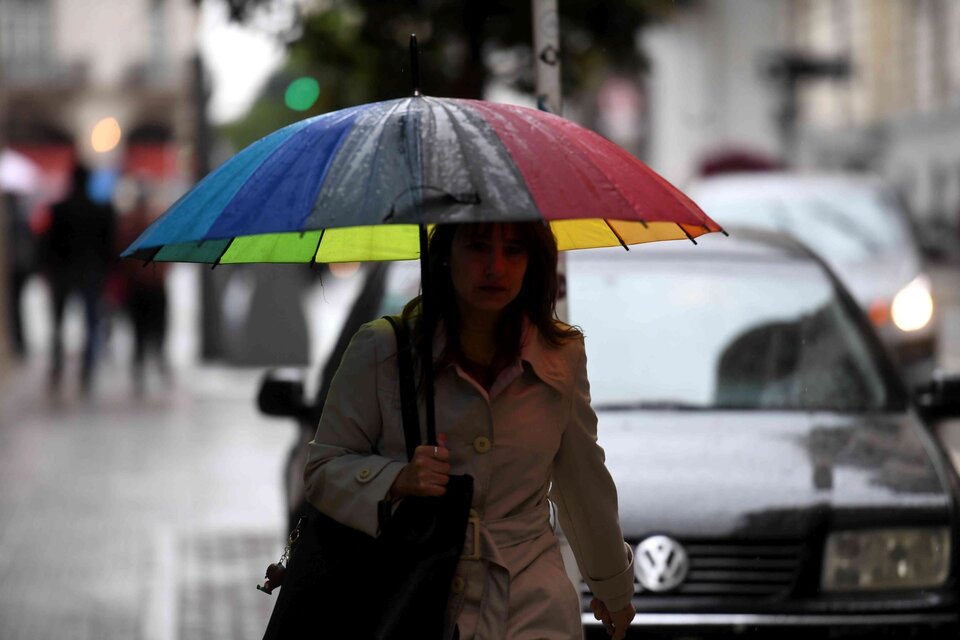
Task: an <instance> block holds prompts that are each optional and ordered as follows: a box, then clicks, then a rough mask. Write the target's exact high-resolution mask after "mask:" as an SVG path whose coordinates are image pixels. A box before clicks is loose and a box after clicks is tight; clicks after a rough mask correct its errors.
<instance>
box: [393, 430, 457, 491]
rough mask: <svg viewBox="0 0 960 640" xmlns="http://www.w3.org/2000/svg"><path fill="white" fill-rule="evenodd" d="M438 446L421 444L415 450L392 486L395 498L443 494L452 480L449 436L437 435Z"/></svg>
mask: <svg viewBox="0 0 960 640" xmlns="http://www.w3.org/2000/svg"><path fill="white" fill-rule="evenodd" d="M437 441H438V446H436V447H433V446H430V445H425V444H424V445H420V446H419V447H417V448H416V449H414V451H413V460H411V461H410V462H408V463H407V465H406V466H405V467H404V468H403V469H402V470H401V471H400V473H399V474H397V477H396V479H395V480H394V481H393V485H392V486H391V487H390V497H391V498H393V499H400V498H407V497H409V496H442V495H443V494H444V493H446V492H447V483H448V482H450V463H449V460H450V451H449V450H448V449H447V446H446V445H447V437H446V436H445V435H444V434H439V435H437Z"/></svg>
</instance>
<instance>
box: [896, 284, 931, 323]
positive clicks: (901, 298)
mask: <svg viewBox="0 0 960 640" xmlns="http://www.w3.org/2000/svg"><path fill="white" fill-rule="evenodd" d="M890 313H891V315H892V316H893V323H894V324H895V325H897V328H899V329H900V330H901V331H919V330H920V329H923V328H924V327H925V326H927V325H928V324H929V323H930V319H931V318H932V317H933V296H931V295H930V279H929V278H928V277H927V276H925V275H919V276H917V277H916V278H914V279H913V281H911V282H910V284H908V285H907V286H905V287H904V288H903V289H901V290H900V291H899V293H897V295H896V296H894V298H893V304H892V305H891V306H890Z"/></svg>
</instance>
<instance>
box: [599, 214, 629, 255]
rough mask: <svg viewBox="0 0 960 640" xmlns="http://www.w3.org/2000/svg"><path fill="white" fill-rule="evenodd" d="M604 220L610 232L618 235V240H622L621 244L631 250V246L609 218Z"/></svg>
mask: <svg viewBox="0 0 960 640" xmlns="http://www.w3.org/2000/svg"><path fill="white" fill-rule="evenodd" d="M603 221H604V222H605V223H606V225H607V227H609V229H610V232H611V233H612V234H613V235H615V236H616V237H617V240H618V241H619V242H620V246H622V247H623V248H624V249H626V250H627V251H630V247H628V246H627V243H626V242H624V241H623V237H622V236H621V235H620V234H619V233H617V230H616V229H614V228H613V225H612V224H610V221H609V220H607V219H606V218H604V219H603Z"/></svg>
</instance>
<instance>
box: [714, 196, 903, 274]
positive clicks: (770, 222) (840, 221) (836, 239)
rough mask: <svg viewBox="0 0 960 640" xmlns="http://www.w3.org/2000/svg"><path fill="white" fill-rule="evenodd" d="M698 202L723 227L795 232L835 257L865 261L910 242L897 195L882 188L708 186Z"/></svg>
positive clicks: (818, 251) (824, 253) (818, 248)
mask: <svg viewBox="0 0 960 640" xmlns="http://www.w3.org/2000/svg"><path fill="white" fill-rule="evenodd" d="M697 202H698V203H699V204H700V206H701V207H702V208H703V210H704V211H706V212H707V213H708V214H709V215H710V217H712V218H713V219H714V220H716V221H717V222H718V223H719V224H721V225H723V226H744V225H748V226H754V227H759V228H762V229H769V230H774V231H781V232H785V233H789V234H791V235H792V236H794V237H795V238H797V239H798V240H800V241H801V242H803V243H804V244H806V245H808V246H810V247H811V248H813V249H814V250H815V251H816V252H817V253H819V254H820V255H822V256H829V257H830V259H831V260H839V261H844V262H860V261H863V260H866V259H870V258H875V257H878V256H882V255H884V254H887V253H890V252H897V251H901V250H902V247H904V246H907V245H909V243H910V238H909V235H910V230H909V227H908V225H907V223H906V222H905V221H904V219H903V216H902V215H900V212H899V211H898V209H897V207H898V205H897V202H896V199H895V198H893V197H891V196H889V195H888V194H887V195H885V194H884V193H883V192H882V191H881V190H874V189H867V188H855V187H853V186H849V187H844V188H831V187H825V188H823V189H816V190H814V189H811V190H810V191H800V190H794V189H791V190H790V191H789V192H784V193H782V194H775V193H772V192H770V191H768V190H757V191H746V190H745V191H737V192H729V191H721V190H717V191H713V190H709V189H708V190H705V192H704V193H703V194H702V195H700V196H699V197H698V198H697Z"/></svg>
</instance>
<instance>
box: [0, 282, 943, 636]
mask: <svg viewBox="0 0 960 640" xmlns="http://www.w3.org/2000/svg"><path fill="white" fill-rule="evenodd" d="M935 285H936V288H937V291H938V293H939V298H938V299H939V300H940V301H941V303H942V304H943V307H944V312H945V327H944V329H945V337H946V340H945V341H944V344H943V346H942V349H941V353H940V356H939V359H940V361H941V364H942V365H943V366H944V367H946V368H949V369H951V370H954V371H960V276H958V273H957V271H956V270H953V269H944V270H940V271H938V272H936V273H935ZM259 375H260V370H258V369H230V368H222V367H221V368H218V367H180V368H179V369H178V372H177V377H176V380H175V382H174V385H173V387H172V388H171V389H169V390H165V391H161V390H156V389H155V390H154V391H153V392H152V393H151V394H149V395H148V396H147V397H146V398H145V399H136V398H134V397H133V396H132V395H131V384H130V380H129V378H128V376H127V372H126V369H125V367H124V366H122V363H121V362H120V361H117V360H108V361H107V362H106V363H105V366H104V368H103V370H102V379H101V384H100V387H99V389H98V393H97V395H96V396H95V397H94V398H93V399H92V400H89V401H85V400H83V399H82V398H79V397H78V396H77V395H76V393H75V391H74V390H73V389H70V388H68V389H67V390H66V391H67V393H66V394H65V396H64V398H63V399H62V400H61V401H58V402H55V401H52V400H51V399H50V398H48V397H47V395H46V392H45V386H44V376H43V369H42V367H41V363H39V362H37V361H32V362H28V363H26V364H25V365H23V366H22V367H21V368H20V369H19V370H18V371H17V372H16V375H14V376H13V377H12V379H11V381H10V382H9V383H7V384H6V385H5V386H4V387H3V388H0V408H2V411H0V487H2V488H0V638H2V639H3V640H20V639H22V640H36V639H40V638H57V639H59V640H72V639H76V640H87V639H89V640H109V639H111V638H118V639H120V638H123V639H129V638H143V639H145V640H173V639H175V638H180V639H190V640H193V639H211V640H213V639H220V638H223V639H227V638H230V639H231V640H243V639H248V638H249V639H254V638H260V637H261V636H262V633H263V629H264V628H265V625H266V621H267V619H268V617H269V613H270V609H271V607H272V604H273V600H274V599H273V598H272V597H269V596H266V595H264V594H262V593H260V592H259V591H257V590H256V589H255V585H256V584H257V583H258V581H259V580H260V579H261V578H262V576H263V570H264V568H265V567H266V565H267V564H268V563H270V562H273V561H275V560H276V559H277V557H278V555H279V553H280V551H281V547H282V542H283V535H284V532H283V531H282V530H281V527H282V523H283V522H284V514H283V513H282V511H283V507H282V489H281V474H280V472H281V469H282V467H283V462H284V456H285V455H286V450H287V448H288V447H289V446H290V443H291V442H292V441H293V439H294V437H295V432H294V426H293V425H292V424H288V423H287V422H285V421H282V420H273V419H268V418H265V417H262V416H260V415H258V413H257V412H256V410H255V408H254V405H253V398H254V396H255V391H256V388H257V383H258V379H259ZM942 436H943V438H944V439H945V440H946V441H948V442H949V444H950V446H951V447H952V449H953V455H954V460H955V462H956V463H957V464H960V427H957V426H954V427H950V428H948V429H947V430H945V431H944V432H943V434H942Z"/></svg>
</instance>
